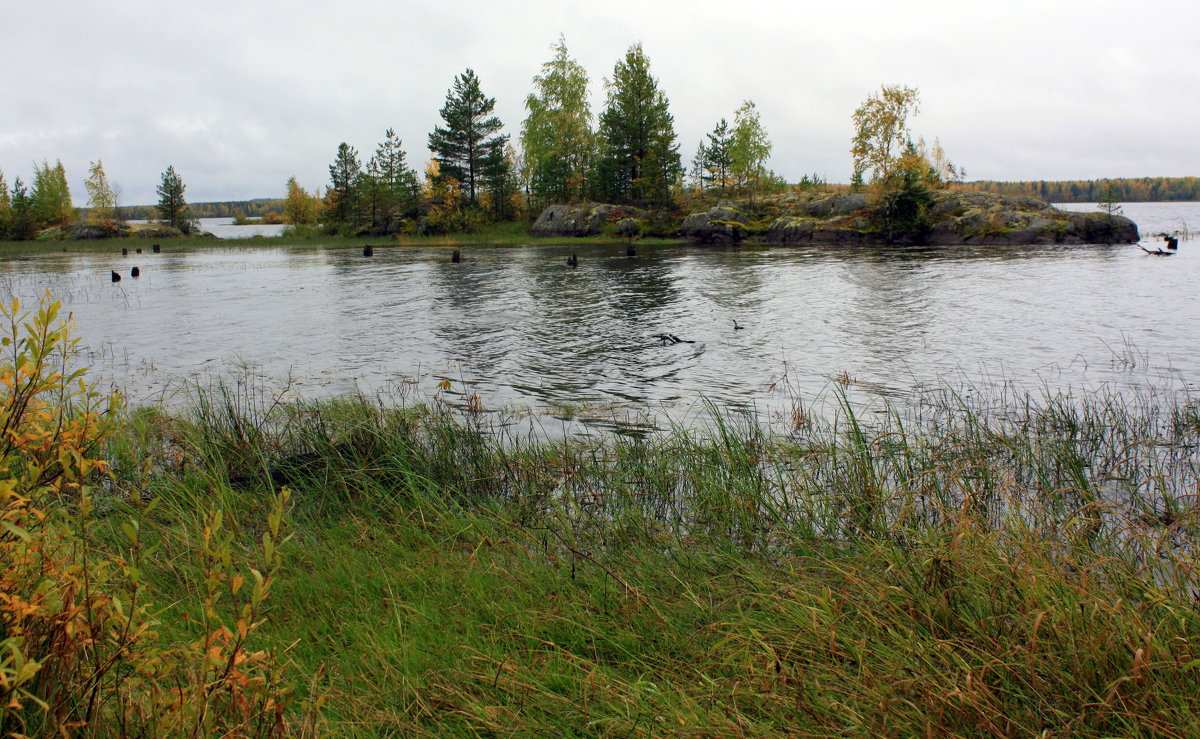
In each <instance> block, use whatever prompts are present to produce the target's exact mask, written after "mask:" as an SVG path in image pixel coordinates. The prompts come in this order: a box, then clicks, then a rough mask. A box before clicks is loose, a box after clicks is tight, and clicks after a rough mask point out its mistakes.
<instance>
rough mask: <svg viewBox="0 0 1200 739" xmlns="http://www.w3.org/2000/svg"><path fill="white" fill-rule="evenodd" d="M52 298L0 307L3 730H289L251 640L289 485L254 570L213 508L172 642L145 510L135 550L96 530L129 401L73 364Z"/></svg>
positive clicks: (275, 687) (283, 695) (133, 523)
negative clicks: (195, 578) (97, 535)
mask: <svg viewBox="0 0 1200 739" xmlns="http://www.w3.org/2000/svg"><path fill="white" fill-rule="evenodd" d="M60 310H61V306H60V305H59V304H58V303H57V302H53V301H51V300H50V298H49V296H46V297H45V298H44V299H43V300H42V303H41V305H40V306H39V308H38V309H37V310H36V311H34V312H32V313H27V312H22V310H21V305H20V302H19V301H18V300H16V299H15V298H14V299H13V300H12V301H11V302H10V303H5V304H0V333H2V334H3V335H2V336H0V347H2V351H3V354H2V356H0V453H2V456H0V736H3V737H9V736H49V735H63V736H66V735H74V734H87V735H89V736H127V735H131V734H132V735H144V736H173V735H181V734H190V735H192V736H213V735H221V736H277V735H282V734H283V733H285V731H286V727H285V724H284V708H285V707H286V703H287V698H288V692H287V691H286V690H285V689H284V688H283V687H282V684H281V682H280V679H279V676H278V674H277V671H276V670H275V668H274V666H273V664H272V661H271V659H270V656H269V655H268V654H267V653H265V652H261V651H259V652H253V651H249V650H248V649H247V639H248V638H249V637H251V635H252V633H253V631H254V629H255V627H256V625H257V624H258V623H259V622H260V620H261V618H262V607H263V603H264V601H265V600H266V598H267V597H268V595H269V593H270V587H271V582H272V580H273V578H274V576H275V573H276V571H277V569H278V566H279V562H280V556H279V544H280V543H281V540H282V539H283V538H284V537H285V534H284V532H283V531H282V527H283V512H284V508H285V505H286V498H287V494H286V492H284V493H283V494H281V495H280V496H279V498H278V499H277V500H276V501H275V505H274V507H273V510H272V512H271V514H270V516H269V520H268V526H267V530H266V532H265V533H264V534H263V539H262V548H261V552H260V554H261V565H260V567H259V568H255V569H250V570H249V574H250V578H247V577H246V576H245V575H243V574H242V573H241V572H240V571H238V568H237V566H236V565H235V564H234V560H233V558H232V557H231V556H230V555H231V552H232V551H233V550H232V543H231V537H230V536H229V535H227V534H222V530H221V514H220V513H219V512H211V513H209V514H208V515H207V516H206V517H205V519H204V522H203V523H204V525H203V531H204V534H203V537H202V538H203V541H202V542H200V546H199V557H200V559H201V562H200V565H201V571H202V573H203V577H204V582H205V583H206V587H205V590H204V594H203V603H202V604H201V606H202V607H201V609H200V612H201V616H200V617H199V619H198V621H199V625H200V627H201V628H200V633H201V634H203V636H202V637H201V638H199V639H196V640H195V641H192V642H189V643H185V644H180V645H173V644H167V643H164V640H163V639H162V638H161V637H160V635H159V634H158V632H157V631H156V626H157V624H156V622H155V620H154V616H153V612H152V610H151V609H150V607H149V604H148V603H146V602H144V601H145V600H146V598H147V597H148V591H147V588H146V586H145V584H144V583H143V581H142V575H141V569H140V565H141V557H142V554H143V547H142V537H141V529H140V526H139V522H138V520H137V519H136V518H135V519H131V520H130V521H128V522H126V523H124V524H122V526H121V528H122V530H123V531H124V532H125V534H126V536H127V537H128V539H129V542H128V549H127V551H128V552H129V556H128V558H123V557H119V556H112V555H103V554H100V553H99V552H98V551H97V550H96V546H95V544H94V542H93V541H92V540H91V537H90V536H89V531H88V524H89V522H90V521H91V520H92V519H93V518H94V516H95V510H94V506H93V499H94V497H96V496H98V495H104V494H108V495H115V493H111V492H109V493H105V489H104V487H103V485H102V483H103V482H104V481H105V480H106V479H108V465H107V464H106V463H105V461H104V460H103V459H100V458H99V451H100V448H101V447H100V445H101V444H102V442H103V441H104V439H105V437H106V436H107V435H108V434H109V433H110V432H111V431H112V430H113V425H114V423H115V418H116V413H117V411H118V399H117V398H116V397H115V396H104V395H102V394H100V393H98V392H97V391H96V390H95V389H94V387H92V386H90V385H88V384H87V382H86V381H85V380H84V373H85V371H84V370H72V369H71V368H70V360H71V357H72V353H73V351H74V349H75V347H76V343H77V340H76V339H72V338H71V337H70V322H69V321H67V322H60V321H59V320H58V314H59V311H60Z"/></svg>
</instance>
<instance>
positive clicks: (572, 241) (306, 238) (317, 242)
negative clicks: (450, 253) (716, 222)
mask: <svg viewBox="0 0 1200 739" xmlns="http://www.w3.org/2000/svg"><path fill="white" fill-rule="evenodd" d="M625 243H627V240H626V239H624V238H622V237H618V236H594V237H582V238H571V237H549V238H534V237H532V236H530V235H529V224H527V223H524V222H501V223H494V224H489V225H487V226H485V227H483V228H481V229H479V230H478V231H475V232H472V233H460V234H446V235H439V236H409V235H399V236H352V237H350V236H328V235H323V234H316V233H303V234H291V235H282V236H253V237H250V238H245V239H211V238H200V237H194V236H185V237H181V238H175V239H146V238H136V237H131V238H123V239H99V240H95V241H0V257H5V256H17V255H21V254H28V253H37V252H51V251H56V252H69V253H107V252H120V251H121V249H122V248H126V249H129V251H130V253H131V254H132V253H133V251H134V250H135V249H143V250H144V251H145V252H146V253H149V251H150V246H151V244H160V245H161V246H162V248H163V249H164V250H165V251H175V252H178V251H200V250H204V249H212V248H221V249H228V248H261V247H270V248H279V247H322V248H343V247H344V248H355V249H358V248H362V247H363V246H366V245H368V244H370V245H373V246H375V247H386V246H489V245H490V246H524V245H527V244H546V245H559V244H562V245H577V246H596V245H614V244H625ZM636 243H637V244H638V245H639V246H643V245H644V246H666V245H674V244H681V243H684V242H683V241H682V240H680V239H658V238H644V239H639V240H638V241H637V242H636Z"/></svg>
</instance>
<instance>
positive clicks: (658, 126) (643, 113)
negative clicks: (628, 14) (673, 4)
mask: <svg viewBox="0 0 1200 739" xmlns="http://www.w3.org/2000/svg"><path fill="white" fill-rule="evenodd" d="M599 138H600V155H599V159H598V162H597V167H596V179H597V194H598V195H599V196H600V197H602V198H603V199H605V200H609V201H613V202H619V203H639V204H660V203H665V202H667V201H668V200H669V199H670V193H671V187H672V185H673V184H674V183H675V181H676V179H677V178H678V177H679V176H680V174H681V173H682V166H681V164H680V161H679V144H678V143H676V140H675V138H676V137H675V119H674V118H673V117H672V116H671V113H670V110H669V103H668V102H667V96H666V95H664V94H663V92H662V91H661V90H659V89H658V81H657V80H656V79H654V77H653V76H652V75H651V74H650V60H649V59H647V58H646V55H645V53H644V52H643V51H642V45H641V44H640V43H639V44H634V45H633V46H631V47H630V48H629V51H628V52H627V53H626V54H625V58H624V59H623V60H620V61H618V62H617V64H616V66H615V67H614V68H613V79H612V82H610V83H609V87H608V102H607V104H606V106H605V109H604V112H603V113H601V114H600V133H599Z"/></svg>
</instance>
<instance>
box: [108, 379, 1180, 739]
mask: <svg viewBox="0 0 1200 739" xmlns="http://www.w3.org/2000/svg"><path fill="white" fill-rule="evenodd" d="M965 390H966V389H965V388H942V389H937V390H934V391H926V392H924V393H922V394H920V395H916V396H914V397H913V398H912V399H911V401H910V402H907V403H904V404H898V405H895V406H893V407H890V408H889V409H887V412H885V413H865V412H863V411H862V410H860V409H859V408H857V407H855V406H853V405H851V404H850V403H849V402H846V401H843V402H842V403H841V404H840V405H838V407H837V408H836V409H835V410H834V412H832V413H831V414H828V416H827V417H825V418H821V417H819V415H818V414H815V413H812V412H808V413H807V414H806V419H805V423H804V424H803V429H802V431H803V438H802V439H801V438H800V437H799V436H797V435H794V434H793V435H788V434H783V433H776V432H773V431H771V430H770V429H769V428H768V427H767V426H766V425H765V424H762V423H760V422H759V420H758V419H756V418H754V417H752V416H747V415H744V414H736V413H731V412H728V411H724V410H722V409H716V408H712V409H710V412H709V413H708V414H707V417H706V419H705V420H704V421H702V422H697V423H691V424H689V425H687V426H686V427H684V426H680V427H677V428H672V429H669V430H667V431H664V432H661V433H656V434H650V435H647V436H645V437H642V438H635V437H629V436H620V435H615V434H593V435H582V436H579V435H574V436H566V437H565V438H560V437H554V436H551V435H549V434H546V433H543V432H541V431H539V430H538V429H537V428H536V427H530V426H522V425H520V424H516V425H510V424H507V423H503V422H501V420H500V419H499V418H498V416H496V415H495V414H489V413H487V412H486V411H484V410H482V407H481V406H472V405H470V404H467V405H466V406H464V407H455V406H451V405H450V404H448V403H445V402H441V401H438V400H434V401H431V402H430V403H428V404H425V405H418V404H393V403H389V402H385V401H381V400H380V399H379V398H373V397H368V396H362V395H359V396H347V397H341V398H336V399H331V400H324V401H293V402H279V401H277V399H274V398H268V397H266V396H261V395H259V396H256V395H254V394H253V393H246V392H244V391H243V390H240V389H238V388H237V387H233V388H220V387H218V388H214V389H209V390H208V391H206V392H204V393H202V394H201V396H200V397H199V398H198V400H197V403H196V404H195V406H194V409H193V410H192V411H190V412H184V413H175V414H167V413H165V412H144V413H142V414H140V415H136V416H132V417H130V418H129V420H128V422H127V423H126V425H125V427H124V429H123V432H122V433H121V434H117V435H115V436H114V437H113V438H112V439H111V440H110V442H109V446H108V453H109V455H110V459H111V461H112V464H113V469H114V475H115V478H116V480H117V483H118V484H116V485H115V486H114V488H113V490H114V492H113V494H112V500H111V501H110V502H109V504H110V510H111V511H112V513H111V515H112V516H113V517H114V518H115V517H117V516H118V514H120V515H130V514H129V511H130V510H132V509H134V508H135V507H137V506H135V505H134V503H133V502H134V501H137V500H153V501H155V502H156V503H155V506H154V507H153V509H152V510H150V511H145V512H143V513H141V514H139V515H140V518H139V522H140V527H141V528H140V530H141V531H142V536H143V537H145V540H146V541H147V542H148V543H149V542H153V543H154V545H156V546H159V547H161V548H162V549H161V550H160V551H163V552H167V551H169V552H171V558H170V559H169V560H163V561H160V562H158V563H156V564H154V565H149V564H148V565H145V566H144V569H145V570H146V572H147V574H146V579H147V582H148V587H152V588H153V589H154V592H156V593H158V594H159V597H160V600H161V601H162V602H177V603H179V607H180V608H183V609H186V608H188V606H187V604H188V603H189V602H192V601H194V600H195V599H196V598H197V596H198V595H199V593H201V592H202V589H201V588H200V584H201V583H203V582H204V581H205V576H204V574H203V571H202V569H200V568H198V567H197V565H196V564H194V561H195V558H194V557H190V556H188V554H189V552H192V551H193V550H194V548H195V544H194V541H195V539H194V536H190V535H189V533H188V532H189V531H190V530H192V529H194V527H193V526H192V525H191V524H188V523H187V522H188V521H189V520H192V519H194V511H196V510H202V509H205V508H206V507H211V506H212V505H214V501H215V502H216V504H219V505H220V506H221V508H222V510H224V511H226V512H227V513H226V516H227V517H226V521H227V523H228V526H227V530H228V531H230V532H232V533H231V536H232V538H231V539H230V540H229V541H230V545H231V547H232V552H233V554H232V562H233V564H234V565H236V564H237V563H238V562H240V561H245V560H246V558H249V557H250V556H251V555H250V552H252V551H253V550H254V547H253V545H254V543H255V542H257V541H259V539H261V533H262V527H261V524H259V523H257V522H258V521H261V520H262V513H263V512H264V511H266V510H267V509H269V507H270V503H269V502H270V501H271V500H273V496H275V495H277V494H278V493H279V491H281V490H282V489H284V488H286V489H287V490H289V491H290V494H291V498H290V505H291V516H290V521H291V524H292V525H293V526H294V527H295V536H294V537H293V538H292V539H291V540H290V541H289V542H288V543H287V544H286V546H285V547H284V550H285V557H286V559H287V562H288V566H287V568H286V576H284V577H281V578H279V579H278V580H277V582H276V583H275V585H274V588H273V591H272V596H271V597H272V608H271V610H270V612H269V614H268V616H267V620H266V621H265V622H264V623H262V625H261V627H260V629H259V632H258V633H257V635H256V638H260V639H263V640H264V641H265V643H266V644H267V645H268V646H270V647H272V648H274V649H275V650H276V652H281V651H283V650H284V649H286V650H287V660H288V665H289V673H288V679H289V680H290V683H289V684H290V685H291V686H293V687H294V688H295V689H296V690H297V691H298V693H299V694H300V696H301V697H302V698H304V699H305V700H304V701H303V702H298V703H296V704H295V705H296V706H300V705H304V706H306V707H307V709H306V711H307V712H306V713H304V714H303V716H300V715H299V713H300V711H299V709H295V708H294V709H292V713H295V714H297V716H296V717H293V718H290V720H291V721H292V724H291V725H293V726H299V727H308V728H307V729H306V730H313V731H318V732H320V733H332V734H354V735H392V734H405V735H417V736H421V735H430V736H433V735H439V736H440V735H457V734H464V735H476V734H481V733H482V734H505V735H508V734H516V735H545V734H553V735H558V734H580V735H619V736H630V735H654V736H658V735H664V734H689V735H697V734H698V735H713V734H716V735H763V736H766V735H778V734H780V733H796V734H800V735H813V736H845V735H872V736H874V735H882V736H912V735H973V736H974V735H983V736H1012V735H1063V736H1066V735H1072V736H1074V735H1079V736H1111V735H1158V736H1188V735H1195V734H1196V733H1197V732H1200V713H1198V711H1197V709H1198V708H1200V680H1198V679H1197V678H1198V677H1200V610H1198V609H1197V602H1198V596H1200V583H1198V582H1197V569H1196V564H1197V562H1196V546H1195V542H1196V541H1197V540H1198V538H1197V533H1198V531H1197V527H1198V526H1200V518H1198V513H1200V512H1198V509H1197V497H1198V493H1200V488H1198V480H1200V477H1198V475H1200V453H1198V451H1197V449H1198V447H1200V424H1198V422H1197V421H1198V417H1197V409H1196V405H1195V403H1194V402H1193V401H1191V400H1190V399H1189V398H1187V397H1186V396H1182V397H1181V396H1179V395H1175V394H1165V393H1157V392H1155V391H1151V390H1146V391H1144V392H1133V391H1129V390H1125V391H1121V392H1118V391H1116V390H1110V391H1105V390H1104V389H1101V390H1098V391H1095V392H1091V393H1088V394H1083V395H1071V394H1056V395H1047V394H1042V395H1035V394H1030V393H1025V392H1021V391H1018V390H1017V389H1015V388H1013V387H1011V386H1006V385H1002V386H998V387H985V388H972V389H971V390H972V392H970V393H967V392H965ZM522 429H523V430H522ZM793 430H795V429H793ZM139 510H144V507H142V508H139ZM96 536H97V537H98V538H99V539H100V540H101V541H109V540H115V538H116V529H115V528H112V529H110V531H109V533H108V534H107V535H106V534H105V533H103V532H98V533H97V534H96ZM106 536H107V537H108V538H106ZM189 542H192V543H189ZM189 563H191V564H189ZM197 633H199V630H198V629H197V628H196V627H195V626H194V625H188V624H186V623H175V624H173V627H172V629H171V634H172V635H173V637H174V638H177V639H179V640H181V641H186V640H187V639H194V638H196V637H195V634H197ZM290 716H291V714H289V717H290Z"/></svg>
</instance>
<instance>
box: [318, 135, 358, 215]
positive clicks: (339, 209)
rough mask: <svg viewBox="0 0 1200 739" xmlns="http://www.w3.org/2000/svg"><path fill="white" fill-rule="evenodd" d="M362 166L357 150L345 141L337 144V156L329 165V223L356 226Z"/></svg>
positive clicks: (327, 197) (327, 198)
mask: <svg viewBox="0 0 1200 739" xmlns="http://www.w3.org/2000/svg"><path fill="white" fill-rule="evenodd" d="M361 175H362V164H361V163H360V162H359V159H358V150H357V149H355V148H354V147H353V146H350V145H349V144H347V143H346V142H345V141H343V142H342V143H340V144H338V150H337V156H336V157H335V158H334V160H333V164H331V165H329V180H330V187H329V192H328V193H327V194H326V201H327V202H328V205H329V208H328V218H329V220H330V222H332V223H334V224H336V225H338V226H342V227H351V228H353V227H354V226H356V224H357V221H358V206H359V202H358V201H359V199H360V197H359V196H360V195H361V193H360V192H359V190H360V188H361V185H362V177H361Z"/></svg>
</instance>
